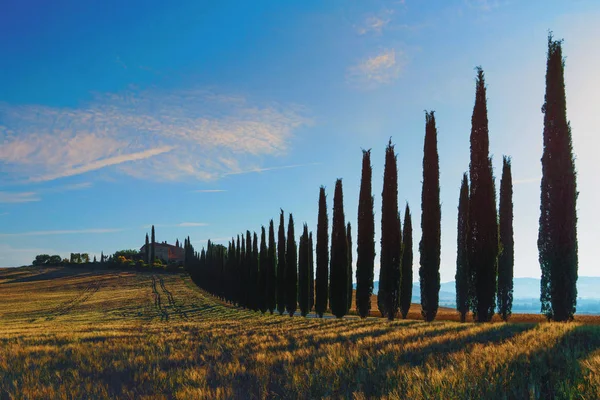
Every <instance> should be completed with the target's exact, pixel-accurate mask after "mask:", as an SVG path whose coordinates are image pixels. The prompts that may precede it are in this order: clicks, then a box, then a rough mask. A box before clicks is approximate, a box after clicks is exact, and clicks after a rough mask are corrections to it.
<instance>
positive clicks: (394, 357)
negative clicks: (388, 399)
mask: <svg viewBox="0 0 600 400" xmlns="http://www.w3.org/2000/svg"><path fill="white" fill-rule="evenodd" d="M535 326H536V325H535V324H502V325H500V326H498V327H496V326H494V325H489V328H490V329H485V330H483V331H480V332H476V333H473V334H472V335H468V336H462V337H459V338H453V337H448V338H447V339H444V340H441V341H435V342H433V343H430V344H428V345H425V346H423V347H416V348H415V349H410V350H404V351H399V352H390V353H387V354H384V355H382V356H380V357H378V359H377V365H378V368H377V369H376V370H375V371H372V372H370V379H357V380H356V382H358V386H359V387H358V388H357V389H358V390H361V391H362V392H363V393H364V394H365V395H366V397H367V398H370V397H376V398H379V397H381V396H383V395H385V394H387V393H389V392H391V391H392V390H396V391H398V390H399V389H400V392H404V391H405V390H404V389H403V388H401V387H400V388H399V387H398V385H397V383H394V384H393V387H392V386H390V382H389V381H388V378H387V376H388V371H390V370H391V369H394V368H397V366H398V365H399V364H408V365H410V366H413V367H417V366H422V365H423V364H424V363H425V362H426V361H434V362H435V364H436V366H437V367H439V368H444V367H445V366H447V364H448V362H449V356H450V355H451V354H452V353H455V352H459V351H465V348H466V347H467V346H470V345H473V344H484V345H491V344H497V343H502V342H504V341H506V340H509V339H512V338H513V337H514V336H516V335H518V334H522V333H524V332H526V331H528V330H530V329H533V328H534V327H535ZM471 327H473V325H463V324H460V325H458V326H455V327H448V328H443V329H439V330H432V331H428V332H427V334H425V335H419V334H418V333H417V334H415V335H412V338H411V337H405V338H404V340H403V341H404V342H409V341H410V340H411V339H413V340H415V339H417V340H418V339H422V338H423V337H429V338H435V337H439V336H444V335H445V334H447V333H449V332H452V331H454V332H456V333H459V332H461V331H464V330H466V329H468V328H471ZM370 353H371V354H373V351H370ZM433 357H435V358H433Z"/></svg>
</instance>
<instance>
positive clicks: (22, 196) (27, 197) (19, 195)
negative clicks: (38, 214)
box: [0, 192, 41, 203]
mask: <svg viewBox="0 0 600 400" xmlns="http://www.w3.org/2000/svg"><path fill="white" fill-rule="evenodd" d="M40 200H41V198H40V197H39V195H38V193H36V192H0V203H30V202H32V201H40Z"/></svg>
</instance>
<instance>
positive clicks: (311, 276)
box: [308, 232, 315, 312]
mask: <svg viewBox="0 0 600 400" xmlns="http://www.w3.org/2000/svg"><path fill="white" fill-rule="evenodd" d="M313 253H314V247H313V236H312V232H310V233H309V234H308V289H309V292H308V311H309V312H310V311H312V309H313V307H314V305H315V262H314V259H313V258H314V256H313Z"/></svg>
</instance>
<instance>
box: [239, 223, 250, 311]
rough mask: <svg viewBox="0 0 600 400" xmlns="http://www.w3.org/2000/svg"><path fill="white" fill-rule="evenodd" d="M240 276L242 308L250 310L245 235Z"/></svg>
mask: <svg viewBox="0 0 600 400" xmlns="http://www.w3.org/2000/svg"><path fill="white" fill-rule="evenodd" d="M240 275H241V277H242V286H241V288H240V289H241V293H240V298H241V304H242V307H244V308H248V283H249V279H248V268H247V263H246V238H245V237H244V234H242V249H241V250H240Z"/></svg>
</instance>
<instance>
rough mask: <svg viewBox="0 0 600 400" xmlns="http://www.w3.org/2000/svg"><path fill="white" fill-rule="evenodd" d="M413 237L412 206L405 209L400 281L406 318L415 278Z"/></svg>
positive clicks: (401, 312) (402, 313) (402, 305)
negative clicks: (413, 269)
mask: <svg viewBox="0 0 600 400" xmlns="http://www.w3.org/2000/svg"><path fill="white" fill-rule="evenodd" d="M412 268H413V239H412V218H411V215H410V207H409V206H408V203H406V209H405V210H404V231H403V233H402V278H401V281H400V282H401V283H400V314H401V315H402V318H404V319H406V315H407V314H408V310H410V304H411V300H412V286H413V284H412V279H413V271H412Z"/></svg>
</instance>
